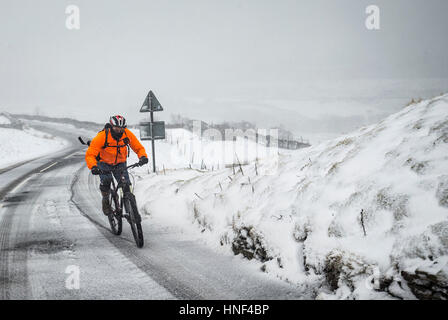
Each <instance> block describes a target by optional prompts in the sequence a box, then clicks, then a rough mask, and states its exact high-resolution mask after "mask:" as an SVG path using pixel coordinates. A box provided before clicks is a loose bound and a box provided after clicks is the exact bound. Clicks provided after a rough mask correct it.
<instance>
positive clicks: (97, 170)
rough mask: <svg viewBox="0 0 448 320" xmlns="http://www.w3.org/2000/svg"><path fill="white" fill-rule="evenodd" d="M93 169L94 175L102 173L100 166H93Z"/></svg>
mask: <svg viewBox="0 0 448 320" xmlns="http://www.w3.org/2000/svg"><path fill="white" fill-rule="evenodd" d="M91 171H92V174H93V175H98V174H100V168H98V167H97V166H93V167H92V170H91Z"/></svg>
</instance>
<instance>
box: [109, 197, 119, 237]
mask: <svg viewBox="0 0 448 320" xmlns="http://www.w3.org/2000/svg"><path fill="white" fill-rule="evenodd" d="M110 206H111V208H112V213H111V214H109V215H108V216H107V217H108V218H109V224H110V228H111V231H112V233H113V234H115V235H117V236H119V235H120V234H121V231H122V230H123V220H122V216H121V209H120V205H119V201H118V195H117V194H116V193H112V192H111V199H110Z"/></svg>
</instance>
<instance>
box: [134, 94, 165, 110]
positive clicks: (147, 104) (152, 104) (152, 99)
mask: <svg viewBox="0 0 448 320" xmlns="http://www.w3.org/2000/svg"><path fill="white" fill-rule="evenodd" d="M162 110H163V108H162V105H161V104H160V102H159V100H157V98H156V96H155V95H154V93H153V92H152V91H149V93H148V95H147V96H146V98H145V101H143V105H142V107H141V108H140V112H151V111H153V112H155V111H162Z"/></svg>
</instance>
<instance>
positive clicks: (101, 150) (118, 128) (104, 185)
mask: <svg viewBox="0 0 448 320" xmlns="http://www.w3.org/2000/svg"><path fill="white" fill-rule="evenodd" d="M129 146H130V148H132V150H134V152H135V153H136V154H137V156H138V158H139V164H140V165H144V164H146V163H148V155H147V154H146V151H145V148H144V147H143V146H142V144H141V143H140V141H138V139H137V137H136V136H135V135H134V134H133V133H132V132H131V131H130V130H129V129H127V128H126V119H125V118H124V117H122V116H120V115H116V116H112V117H110V120H109V123H107V124H106V125H105V126H104V129H103V130H101V131H100V132H98V134H97V135H96V137H95V138H93V140H92V141H91V142H90V145H89V148H88V149H87V152H86V157H85V159H86V162H87V167H88V168H89V169H90V170H91V172H92V174H94V175H98V174H99V175H100V180H101V183H100V191H101V195H102V196H103V200H102V207H103V213H104V214H105V215H109V214H110V213H111V211H112V210H111V206H110V200H109V199H110V184H111V182H112V174H113V175H114V176H115V179H117V180H118V179H119V178H120V172H121V171H123V170H124V172H123V175H124V177H125V179H126V182H127V183H128V184H130V180H129V174H128V171H127V169H126V157H127V156H128V155H129V150H128V149H129Z"/></svg>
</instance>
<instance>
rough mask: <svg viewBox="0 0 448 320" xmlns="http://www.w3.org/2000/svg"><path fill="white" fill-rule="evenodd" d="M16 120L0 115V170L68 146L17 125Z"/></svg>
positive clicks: (6, 115) (52, 137)
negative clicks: (0, 152) (0, 151)
mask: <svg viewBox="0 0 448 320" xmlns="http://www.w3.org/2000/svg"><path fill="white" fill-rule="evenodd" d="M17 121H18V120H17V119H15V118H11V117H10V116H9V115H8V114H0V125H1V126H0V147H1V149H2V155H1V157H0V169H1V168H5V167H8V166H10V165H13V164H16V163H19V162H23V161H26V160H30V159H33V158H37V157H40V156H43V155H46V154H49V153H51V152H54V151H57V150H60V149H63V148H64V147H67V146H68V144H69V143H68V141H66V140H63V139H60V138H57V137H55V136H52V135H50V134H48V133H44V132H40V131H38V130H35V129H33V128H30V127H27V126H26V125H25V126H24V125H23V124H20V125H17V123H18V122H17Z"/></svg>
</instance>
